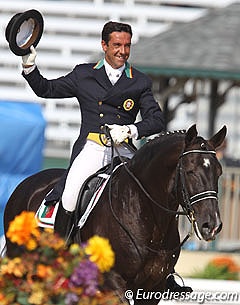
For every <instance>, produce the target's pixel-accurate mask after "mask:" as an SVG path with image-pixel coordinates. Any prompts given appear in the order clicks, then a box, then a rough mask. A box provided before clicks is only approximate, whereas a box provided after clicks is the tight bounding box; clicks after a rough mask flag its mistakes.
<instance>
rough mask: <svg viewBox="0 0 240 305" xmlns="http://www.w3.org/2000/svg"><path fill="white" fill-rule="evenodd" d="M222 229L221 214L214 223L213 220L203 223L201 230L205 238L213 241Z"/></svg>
mask: <svg viewBox="0 0 240 305" xmlns="http://www.w3.org/2000/svg"><path fill="white" fill-rule="evenodd" d="M221 230H222V221H221V219H220V218H219V216H218V215H217V216H216V222H215V223H214V225H213V224H212V223H211V222H205V223H203V224H202V226H201V229H200V232H201V235H202V237H203V239H204V240H206V241H211V240H214V239H215V238H216V235H217V234H218V233H219V232H220V231H221Z"/></svg>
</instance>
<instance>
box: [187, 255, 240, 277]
mask: <svg viewBox="0 0 240 305" xmlns="http://www.w3.org/2000/svg"><path fill="white" fill-rule="evenodd" d="M239 272H240V266H238V265H237V264H236V263H235V261H234V260H233V259H232V258H231V257H226V256H219V257H215V258H213V259H212V260H210V261H209V263H208V264H207V265H206V267H205V268H204V269H203V270H202V271H197V272H195V273H194V274H193V275H191V277H193V278H204V279H219V280H239V279H240V278H239Z"/></svg>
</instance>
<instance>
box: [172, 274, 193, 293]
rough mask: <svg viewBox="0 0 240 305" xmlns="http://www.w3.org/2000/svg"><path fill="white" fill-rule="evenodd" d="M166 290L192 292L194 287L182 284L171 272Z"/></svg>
mask: <svg viewBox="0 0 240 305" xmlns="http://www.w3.org/2000/svg"><path fill="white" fill-rule="evenodd" d="M166 290H169V291H172V292H185V293H187V292H192V291H193V290H192V288H191V287H189V286H180V285H179V284H178V283H177V282H176V281H175V279H174V276H173V275H172V274H171V275H169V276H168V277H167V280H166Z"/></svg>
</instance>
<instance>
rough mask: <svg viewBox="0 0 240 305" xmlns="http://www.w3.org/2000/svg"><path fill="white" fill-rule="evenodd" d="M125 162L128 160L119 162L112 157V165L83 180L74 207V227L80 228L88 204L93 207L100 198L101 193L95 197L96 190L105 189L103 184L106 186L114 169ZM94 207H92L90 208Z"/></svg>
mask: <svg viewBox="0 0 240 305" xmlns="http://www.w3.org/2000/svg"><path fill="white" fill-rule="evenodd" d="M127 160H129V159H128V158H126V157H121V160H120V158H119V157H114V159H113V162H112V164H107V165H106V166H104V167H102V168H101V169H100V170H98V171H97V172H96V173H94V174H93V175H91V176H89V177H88V178H87V179H86V180H85V182H84V183H83V185H82V187H81V189H80V191H79V195H78V199H77V205H76V210H75V217H74V218H75V220H74V223H75V225H77V226H80V227H81V226H82V225H83V224H82V223H83V222H85V219H83V218H82V217H83V215H84V214H85V213H86V211H87V209H88V208H89V205H90V206H91V204H90V203H92V204H93V205H94V206H95V204H96V203H97V199H98V197H100V195H101V193H102V192H99V194H98V195H99V196H97V195H96V193H97V192H98V190H99V189H100V188H101V187H102V191H103V189H104V187H105V185H104V184H106V182H107V181H108V178H109V177H110V175H111V173H112V172H113V171H114V169H116V167H118V166H119V165H120V164H121V163H122V162H125V161H127ZM94 202H95V204H94ZM94 206H92V208H93V207H94ZM90 208H91V207H90ZM91 210H92V209H91ZM86 216H88V215H86ZM79 222H80V223H79Z"/></svg>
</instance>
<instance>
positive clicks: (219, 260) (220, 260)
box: [210, 256, 240, 272]
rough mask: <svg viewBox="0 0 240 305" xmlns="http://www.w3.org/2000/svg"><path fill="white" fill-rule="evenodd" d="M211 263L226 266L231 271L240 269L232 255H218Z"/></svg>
mask: <svg viewBox="0 0 240 305" xmlns="http://www.w3.org/2000/svg"><path fill="white" fill-rule="evenodd" d="M210 263H211V264H212V265H214V266H216V267H226V268H227V269H228V271H229V272H239V271H240V267H239V266H238V265H237V264H236V263H235V262H234V260H233V259H232V258H230V257H226V256H222V257H216V258H214V259H212V260H211V262H210Z"/></svg>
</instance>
